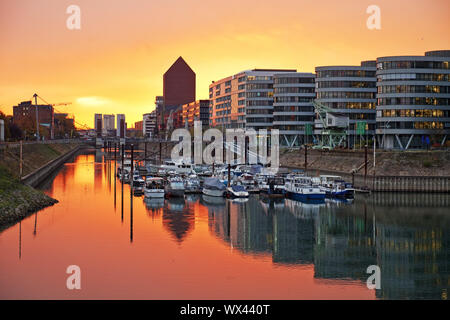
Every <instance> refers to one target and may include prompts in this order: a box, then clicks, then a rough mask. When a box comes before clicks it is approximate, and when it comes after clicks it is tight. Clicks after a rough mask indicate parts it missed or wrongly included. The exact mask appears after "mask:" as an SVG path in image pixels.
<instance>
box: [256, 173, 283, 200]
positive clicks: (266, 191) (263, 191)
mask: <svg viewBox="0 0 450 320" xmlns="http://www.w3.org/2000/svg"><path fill="white" fill-rule="evenodd" d="M285 194H286V187H285V181H284V179H283V178H281V177H269V178H267V180H266V183H265V184H263V185H260V195H261V196H262V197H266V198H284V197H285Z"/></svg>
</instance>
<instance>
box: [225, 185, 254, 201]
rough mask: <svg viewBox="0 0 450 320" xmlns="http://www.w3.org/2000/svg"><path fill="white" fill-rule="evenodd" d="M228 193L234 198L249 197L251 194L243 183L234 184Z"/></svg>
mask: <svg viewBox="0 0 450 320" xmlns="http://www.w3.org/2000/svg"><path fill="white" fill-rule="evenodd" d="M227 195H228V196H230V197H232V198H248V196H249V194H248V192H247V190H245V187H244V186H243V185H241V184H234V185H232V186H230V187H228V188H227Z"/></svg>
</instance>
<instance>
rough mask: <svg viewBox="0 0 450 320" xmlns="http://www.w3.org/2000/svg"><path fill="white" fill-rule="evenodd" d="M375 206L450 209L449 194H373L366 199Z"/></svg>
mask: <svg viewBox="0 0 450 320" xmlns="http://www.w3.org/2000/svg"><path fill="white" fill-rule="evenodd" d="M367 203H368V204H374V205H377V206H406V207H447V208H448V207H450V194H443V193H399V192H392V193H389V192H375V193H374V194H373V195H371V196H370V197H369V198H368V199H367Z"/></svg>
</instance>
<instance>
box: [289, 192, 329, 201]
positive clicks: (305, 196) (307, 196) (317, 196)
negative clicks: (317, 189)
mask: <svg viewBox="0 0 450 320" xmlns="http://www.w3.org/2000/svg"><path fill="white" fill-rule="evenodd" d="M288 197H289V198H290V199H293V200H300V201H308V200H325V193H294V192H288Z"/></svg>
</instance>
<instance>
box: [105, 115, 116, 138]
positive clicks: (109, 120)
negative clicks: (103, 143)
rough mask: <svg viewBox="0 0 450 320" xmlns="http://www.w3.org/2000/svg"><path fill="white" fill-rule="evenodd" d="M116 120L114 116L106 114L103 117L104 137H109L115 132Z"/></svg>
mask: <svg viewBox="0 0 450 320" xmlns="http://www.w3.org/2000/svg"><path fill="white" fill-rule="evenodd" d="M115 120H116V117H115V116H114V115H113V114H104V115H103V128H102V132H103V135H104V136H107V135H109V133H111V132H113V131H114V130H115V129H116V125H115Z"/></svg>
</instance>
